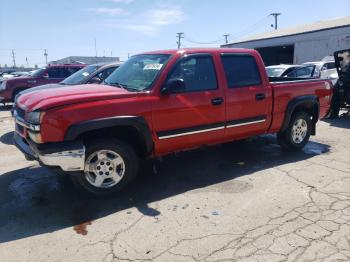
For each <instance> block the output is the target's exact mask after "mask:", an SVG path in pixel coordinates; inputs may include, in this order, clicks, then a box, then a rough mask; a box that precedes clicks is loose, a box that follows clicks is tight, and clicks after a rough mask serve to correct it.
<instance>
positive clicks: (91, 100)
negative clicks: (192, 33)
mask: <svg viewBox="0 0 350 262" xmlns="http://www.w3.org/2000/svg"><path fill="white" fill-rule="evenodd" d="M197 53H206V54H210V55H211V56H212V57H213V61H214V65H215V70H216V75H217V81H218V89H216V90H210V91H200V92H191V93H181V94H170V95H163V94H161V92H160V90H161V88H162V86H163V85H164V83H165V80H166V78H167V76H168V73H169V72H170V70H171V69H172V67H173V66H174V65H175V63H176V62H177V61H178V59H179V58H181V57H182V56H184V55H188V54H197ZM222 53H246V54H250V55H252V56H253V57H254V58H255V59H256V61H257V64H258V68H259V72H260V75H261V79H262V83H261V85H260V86H248V87H243V88H234V89H231V88H228V87H227V81H226V76H225V73H224V68H223V65H222V63H221V56H220V55H221V54H222ZM147 54H171V55H172V57H171V58H170V60H169V62H168V64H167V65H166V66H165V68H164V70H163V71H162V72H161V74H160V75H159V77H158V78H157V80H156V82H155V83H154V86H153V88H152V90H150V91H145V92H129V91H126V90H124V89H120V88H117V87H111V86H103V85H98V86H97V85H85V86H72V87H67V88H62V89H47V90H42V91H40V92H34V93H29V94H24V95H22V96H20V98H19V101H18V106H19V107H21V108H25V109H26V110H27V111H33V110H42V111H45V115H44V117H43V119H42V124H41V130H42V131H41V132H42V134H41V135H42V139H43V141H44V142H59V141H63V139H64V136H65V133H66V131H67V129H68V128H69V127H70V126H71V125H73V124H77V123H79V122H83V121H87V120H94V119H101V118H107V117H114V116H142V117H143V118H144V119H145V120H146V121H147V123H148V126H149V128H150V130H151V133H152V137H153V142H154V152H153V154H154V155H155V156H160V155H164V154H168V153H171V152H174V151H180V150H187V149H191V148H196V147H199V146H202V145H210V144H217V143H223V142H227V141H232V140H236V139H241V138H246V137H249V136H253V135H259V134H264V133H275V132H278V131H279V130H280V128H281V126H282V123H283V120H284V117H285V112H286V109H287V106H288V103H289V102H290V101H291V100H292V99H293V98H296V97H298V96H305V95H316V96H317V97H318V98H319V102H320V111H321V112H320V117H323V116H324V115H325V114H326V113H327V111H328V110H329V106H330V100H331V95H332V90H331V89H330V88H328V89H327V88H326V85H328V84H327V83H328V81H320V80H315V81H308V82H300V83H298V82H293V83H289V82H288V83H279V84H270V83H269V80H268V77H267V74H266V71H265V66H264V63H263V61H262V59H261V57H260V55H259V54H258V53H257V52H256V51H254V50H245V49H225V48H223V49H218V48H215V49H184V50H166V51H157V52H149V53H147ZM260 93H263V94H264V95H265V99H264V100H261V101H257V100H256V99H255V95H256V94H260ZM216 97H223V98H224V101H225V102H224V104H223V105H220V106H213V105H212V103H211V100H212V99H213V98H216ZM261 115H264V116H266V121H265V122H262V123H256V124H251V125H245V126H237V127H235V128H222V129H219V128H218V129H216V130H212V131H210V132H203V133H196V134H188V135H183V136H178V137H172V138H167V139H160V138H159V135H158V134H159V132H162V131H167V130H177V129H183V128H191V127H195V126H203V125H210V124H213V123H224V125H225V122H226V121H232V120H240V119H247V118H254V117H257V116H261ZM157 133H158V134H157Z"/></svg>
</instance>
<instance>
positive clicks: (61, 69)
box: [0, 64, 86, 103]
mask: <svg viewBox="0 0 350 262" xmlns="http://www.w3.org/2000/svg"><path fill="white" fill-rule="evenodd" d="M85 66H86V65H84V64H52V65H48V66H46V67H43V68H39V69H38V70H36V71H34V72H33V73H32V74H30V75H28V76H22V77H13V78H9V79H4V80H3V81H2V82H1V83H0V103H8V102H13V101H14V100H15V97H16V95H17V94H18V93H19V92H21V91H23V90H26V89H28V88H31V87H34V86H39V85H45V84H52V83H58V82H61V81H62V80H63V79H65V78H66V77H68V76H70V75H71V74H73V73H75V72H76V71H78V70H80V69H82V68H83V67H85Z"/></svg>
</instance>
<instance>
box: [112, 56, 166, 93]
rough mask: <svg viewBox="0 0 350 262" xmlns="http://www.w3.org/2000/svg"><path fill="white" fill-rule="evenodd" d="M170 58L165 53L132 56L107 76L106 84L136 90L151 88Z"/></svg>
mask: <svg viewBox="0 0 350 262" xmlns="http://www.w3.org/2000/svg"><path fill="white" fill-rule="evenodd" d="M169 58H170V55H165V54H144V55H135V56H132V57H131V58H130V59H129V60H128V61H126V62H125V63H124V64H122V65H121V66H120V67H119V68H118V69H117V70H115V71H114V72H113V73H112V74H111V75H110V76H109V77H107V78H106V80H105V84H107V85H114V86H118V87H122V88H125V89H130V90H135V91H142V90H146V89H149V88H150V87H151V86H152V84H153V82H154V80H155V79H156V77H157V76H158V74H159V72H160V71H161V69H162V68H163V67H164V66H165V65H166V63H167V62H168V61H169Z"/></svg>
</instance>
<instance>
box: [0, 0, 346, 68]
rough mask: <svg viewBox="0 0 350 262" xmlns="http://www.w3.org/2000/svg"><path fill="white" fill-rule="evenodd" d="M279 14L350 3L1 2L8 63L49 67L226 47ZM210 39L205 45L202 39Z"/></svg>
mask: <svg viewBox="0 0 350 262" xmlns="http://www.w3.org/2000/svg"><path fill="white" fill-rule="evenodd" d="M271 12H281V13H282V16H280V18H279V25H280V28H286V27H290V26H294V25H298V24H303V23H310V22H315V21H319V20H324V19H331V18H337V17H342V16H347V15H350V0H333V1H325V0H319V1H306V0H303V1H301V0H294V1H290V0H289V1H283V0H264V1H261V0H246V1H233V0H217V1H212V0H30V1H27V0H10V1H2V3H1V7H0V64H1V65H4V64H5V63H6V64H8V65H11V64H12V57H11V49H14V50H15V54H16V62H17V64H18V65H25V64H26V57H27V58H28V62H29V64H31V65H32V64H39V65H43V64H44V62H45V58H44V55H43V53H44V51H43V49H47V50H48V59H49V61H50V60H55V59H59V58H62V57H65V56H70V55H92V56H93V55H94V54H95V51H94V39H95V38H96V42H97V50H98V55H103V54H105V55H106V56H109V55H110V54H111V53H112V54H113V56H120V57H121V58H122V59H126V58H127V56H128V53H130V54H135V53H139V52H142V51H146V50H157V49H170V48H176V33H177V32H184V33H185V39H183V46H184V47H195V46H219V45H220V44H222V43H223V41H224V38H223V36H222V35H223V34H225V33H229V34H230V35H231V37H230V41H234V40H237V39H239V37H243V36H247V35H252V34H256V33H260V32H266V31H270V30H272V29H271V27H270V24H271V23H273V18H272V17H268V14H270V13H271ZM196 42H198V43H207V44H204V45H202V44H198V43H196Z"/></svg>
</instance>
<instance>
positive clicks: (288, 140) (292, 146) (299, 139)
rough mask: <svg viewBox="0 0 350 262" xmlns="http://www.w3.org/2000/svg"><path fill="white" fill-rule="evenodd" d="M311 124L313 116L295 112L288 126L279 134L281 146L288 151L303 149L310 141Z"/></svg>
mask: <svg viewBox="0 0 350 262" xmlns="http://www.w3.org/2000/svg"><path fill="white" fill-rule="evenodd" d="M311 124H312V123H311V116H310V115H309V114H308V113H306V112H303V111H301V112H297V113H295V114H294V115H293V116H292V119H291V121H290V123H289V125H288V128H287V129H286V130H285V131H283V132H281V133H278V134H277V139H278V142H279V144H280V146H281V147H282V148H283V149H284V150H287V151H297V150H301V149H302V148H303V147H304V146H305V145H306V144H307V143H308V142H309V139H310V134H311Z"/></svg>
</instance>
